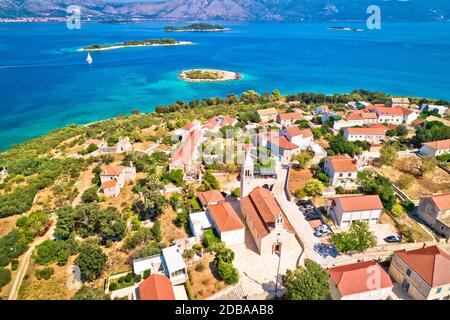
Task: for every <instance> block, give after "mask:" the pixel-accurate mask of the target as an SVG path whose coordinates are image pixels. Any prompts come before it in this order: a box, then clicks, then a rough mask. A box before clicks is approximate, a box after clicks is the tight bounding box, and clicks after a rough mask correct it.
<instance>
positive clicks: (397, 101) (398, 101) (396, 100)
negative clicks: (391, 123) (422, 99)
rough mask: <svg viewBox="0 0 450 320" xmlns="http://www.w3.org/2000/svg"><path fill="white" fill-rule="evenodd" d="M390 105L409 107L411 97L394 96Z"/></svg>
mask: <svg viewBox="0 0 450 320" xmlns="http://www.w3.org/2000/svg"><path fill="white" fill-rule="evenodd" d="M388 105H389V107H395V106H398V107H405V108H408V107H409V99H408V98H404V97H392V98H390V99H389V102H388Z"/></svg>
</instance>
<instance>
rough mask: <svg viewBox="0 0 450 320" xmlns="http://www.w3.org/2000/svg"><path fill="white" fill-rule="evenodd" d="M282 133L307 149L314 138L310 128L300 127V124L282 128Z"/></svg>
mask: <svg viewBox="0 0 450 320" xmlns="http://www.w3.org/2000/svg"><path fill="white" fill-rule="evenodd" d="M281 135H282V136H285V137H286V138H287V139H288V140H289V141H290V142H292V143H294V144H296V145H298V146H299V147H300V148H301V149H306V148H307V147H308V146H309V145H310V144H311V142H312V141H313V140H314V135H313V133H312V132H311V130H310V129H300V128H299V127H298V126H290V127H286V128H284V129H283V130H281Z"/></svg>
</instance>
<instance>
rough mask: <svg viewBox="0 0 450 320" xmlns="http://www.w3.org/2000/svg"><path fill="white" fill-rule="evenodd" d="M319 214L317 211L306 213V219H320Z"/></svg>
mask: <svg viewBox="0 0 450 320" xmlns="http://www.w3.org/2000/svg"><path fill="white" fill-rule="evenodd" d="M320 216H321V214H320V213H317V212H310V213H308V214H307V215H306V220H307V221H311V220H319V219H320Z"/></svg>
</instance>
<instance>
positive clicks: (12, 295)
mask: <svg viewBox="0 0 450 320" xmlns="http://www.w3.org/2000/svg"><path fill="white" fill-rule="evenodd" d="M52 220H53V223H52V225H51V227H50V228H49V229H48V230H47V233H46V234H45V235H44V236H43V237H40V238H38V239H36V240H35V241H34V242H33V243H32V244H31V245H30V247H29V248H28V250H27V252H25V255H23V258H22V263H21V264H20V265H19V269H18V270H17V275H16V277H15V279H14V283H13V285H12V287H11V291H10V292H9V296H8V300H16V299H17V295H18V294H19V289H20V286H21V285H22V281H23V277H24V276H25V273H26V272H27V269H28V265H29V264H30V258H31V255H32V254H33V251H34V249H35V248H36V246H38V245H40V244H41V243H42V242H44V241H45V240H47V239H51V238H52V237H53V232H54V231H55V227H56V219H55V217H54V216H52Z"/></svg>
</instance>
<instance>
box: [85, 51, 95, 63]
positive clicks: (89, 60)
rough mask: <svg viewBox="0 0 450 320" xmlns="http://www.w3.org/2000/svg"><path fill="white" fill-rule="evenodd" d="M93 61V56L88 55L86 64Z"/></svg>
mask: <svg viewBox="0 0 450 320" xmlns="http://www.w3.org/2000/svg"><path fill="white" fill-rule="evenodd" d="M92 61H94V60H92V57H91V54H90V53H88V55H87V58H86V62H87V63H89V64H91V63H92Z"/></svg>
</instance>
